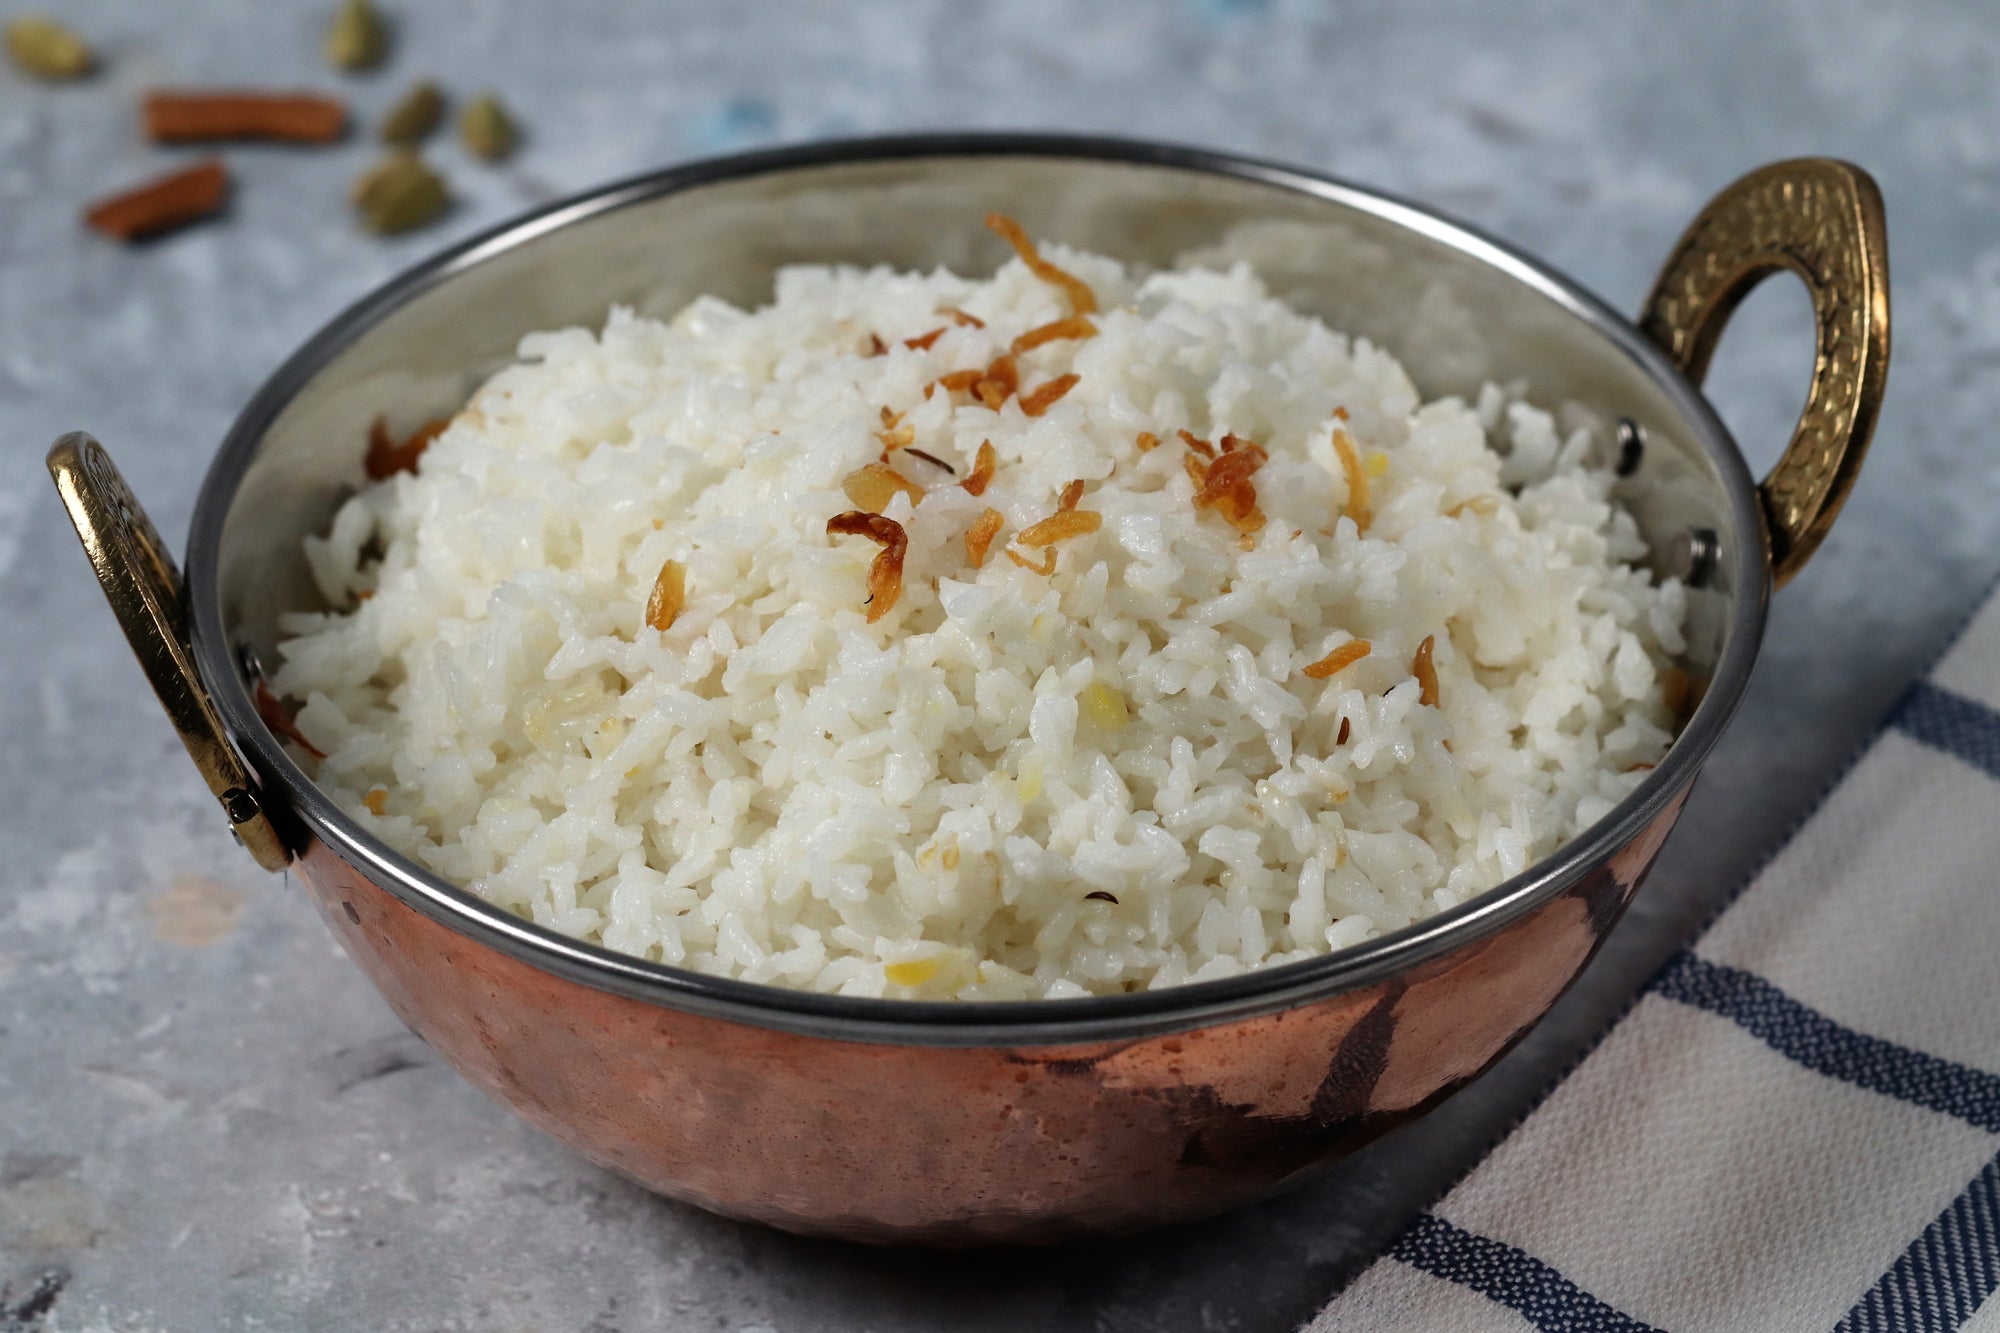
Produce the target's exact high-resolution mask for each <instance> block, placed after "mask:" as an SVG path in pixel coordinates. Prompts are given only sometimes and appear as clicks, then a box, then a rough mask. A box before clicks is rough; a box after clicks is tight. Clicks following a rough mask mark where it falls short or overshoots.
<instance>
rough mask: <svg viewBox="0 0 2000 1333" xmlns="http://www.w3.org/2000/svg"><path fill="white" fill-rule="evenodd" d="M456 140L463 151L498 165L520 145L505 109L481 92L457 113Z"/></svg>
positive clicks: (512, 120) (515, 129) (518, 131)
mask: <svg viewBox="0 0 2000 1333" xmlns="http://www.w3.org/2000/svg"><path fill="white" fill-rule="evenodd" d="M458 137H459V140H460V141H461V142H462V143H464V144H465V151H466V152H468V153H471V154H472V155H473V156H474V157H476V158H479V159H480V160H481V161H484V162H500V161H503V160H505V159H506V158H508V157H510V156H512V155H513V152H514V148H515V146H516V145H518V144H519V143H520V142H521V129H520V127H519V126H518V125H516V124H515V123H514V118H513V117H512V116H510V115H508V114H507V108H506V107H505V106H503V105H502V104H501V102H500V99H499V98H497V97H495V96H494V95H493V94H492V93H482V94H480V95H479V96H478V97H475V98H473V99H472V100H471V101H470V102H467V103H466V104H465V110H463V111H461V112H459V113H458Z"/></svg>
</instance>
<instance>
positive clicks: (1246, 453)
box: [1183, 435, 1270, 537]
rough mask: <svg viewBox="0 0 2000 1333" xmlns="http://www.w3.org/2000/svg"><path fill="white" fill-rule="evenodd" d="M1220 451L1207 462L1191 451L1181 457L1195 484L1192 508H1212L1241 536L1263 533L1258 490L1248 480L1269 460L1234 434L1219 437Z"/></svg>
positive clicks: (1255, 446)
mask: <svg viewBox="0 0 2000 1333" xmlns="http://www.w3.org/2000/svg"><path fill="white" fill-rule="evenodd" d="M1222 447H1223V451H1222V453H1221V455H1220V456H1219V457H1217V458H1216V459H1214V461H1212V462H1211V461H1206V460H1204V459H1202V458H1199V457H1197V456H1196V454H1195V452H1194V451H1193V450H1190V451H1189V452H1188V453H1187V454H1186V455H1185V456H1184V458H1183V462H1184V463H1185V465H1186V467H1187V472H1188V478H1189V479H1190V480H1191V481H1193V482H1194V507H1195V508H1196V509H1213V510H1214V511H1215V512H1216V513H1217V514H1220V515H1221V516H1222V519H1223V521H1224V522H1226V523H1228V524H1229V526H1230V527H1232V528H1234V529H1236V531H1237V532H1238V533H1240V534H1241V535H1243V536H1244V537H1251V536H1254V535H1256V534H1257V533H1259V532H1262V531H1263V530H1264V521H1265V520H1264V511H1263V510H1261V509H1259V508H1258V507H1257V488H1256V486H1255V485H1253V484H1252V483H1251V480H1250V478H1251V477H1253V476H1254V475H1256V472H1257V469H1258V468H1260V467H1262V466H1264V463H1265V461H1266V460H1267V459H1268V458H1269V457H1270V455H1268V454H1266V453H1265V452H1264V451H1263V449H1261V448H1259V447H1258V446H1257V445H1254V444H1252V443H1250V442H1249V441H1248V440H1243V439H1240V438H1238V437H1237V436H1234V435H1225V436H1223V437H1222Z"/></svg>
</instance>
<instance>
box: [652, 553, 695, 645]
mask: <svg viewBox="0 0 2000 1333" xmlns="http://www.w3.org/2000/svg"><path fill="white" fill-rule="evenodd" d="M686 605H687V566H686V565H684V564H682V563H681V562H680V561H678V560H669V561H667V562H666V563H665V564H663V565H661V566H660V574H659V577H658V578H656V579H654V580H653V591H652V595H651V596H649V597H647V598H646V623H647V624H648V625H651V626H652V627H653V628H654V629H657V630H666V629H672V628H673V624H674V619H675V618H676V617H677V616H679V615H680V613H681V608H682V607H683V606H686Z"/></svg>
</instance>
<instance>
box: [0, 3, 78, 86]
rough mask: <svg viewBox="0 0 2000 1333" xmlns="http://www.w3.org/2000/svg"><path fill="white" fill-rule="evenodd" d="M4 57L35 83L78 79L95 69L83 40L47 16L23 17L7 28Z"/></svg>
mask: <svg viewBox="0 0 2000 1333" xmlns="http://www.w3.org/2000/svg"><path fill="white" fill-rule="evenodd" d="M5 40H6V45H7V56H8V58H9V59H10V60H12V61H13V62H14V63H15V64H16V65H18V66H20V68H21V69H22V70H23V71H25V72H26V73H29V74H32V75H34V76H35V77H36V78H38V79H50V80H63V79H80V78H82V77H83V76H84V75H86V74H88V73H90V71H91V70H92V69H93V68H94V67H95V66H96V64H97V61H96V58H95V57H94V56H92V54H91V51H90V47H89V46H88V45H87V44H86V43H85V42H84V40H83V38H81V37H79V36H77V35H76V34H75V33H73V32H71V31H70V30H69V29H68V28H65V27H64V26H63V25H62V24H60V23H58V22H56V21H55V20H54V19H52V18H50V17H48V16H47V15H46V14H23V15H21V16H20V17H19V18H16V19H13V20H11V21H10V22H9V23H8V24H7V32H6V39H5Z"/></svg>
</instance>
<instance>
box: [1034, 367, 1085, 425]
mask: <svg viewBox="0 0 2000 1333" xmlns="http://www.w3.org/2000/svg"><path fill="white" fill-rule="evenodd" d="M1078 378H1079V377H1078V376H1076V375H1073V374H1072V375H1058V376H1056V377H1055V378H1054V379H1052V380H1050V381H1049V382H1048V383H1047V384H1044V385H1041V386H1039V387H1038V388H1036V389H1035V390H1034V391H1033V392H1032V393H1024V394H1022V395H1021V411H1022V412H1024V413H1026V414H1027V415H1028V416H1031V417H1038V416H1040V415H1041V414H1042V413H1044V412H1046V411H1048V410H1049V409H1050V408H1051V407H1053V406H1055V404H1056V400H1057V399H1059V398H1061V397H1062V396H1063V395H1064V394H1066V393H1068V392H1069V391H1070V390H1071V389H1074V388H1075V387H1076V385H1077V380H1078Z"/></svg>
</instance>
